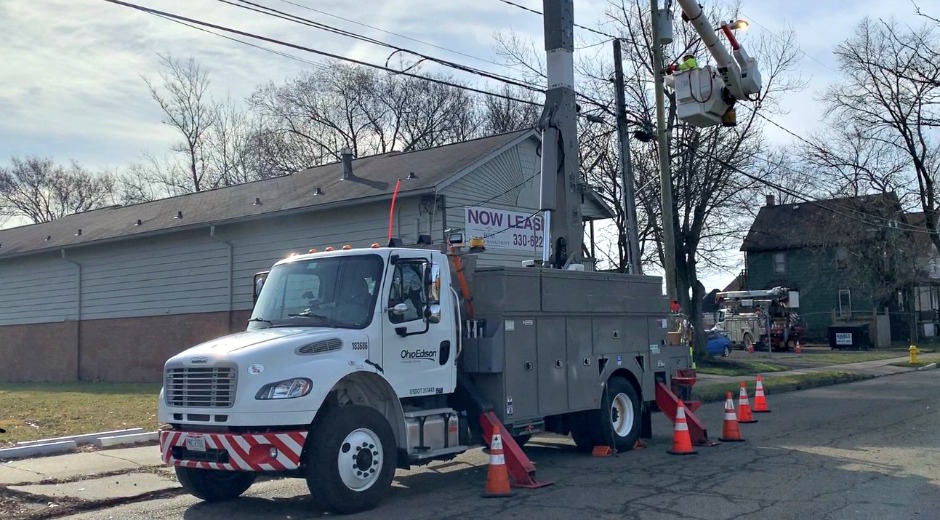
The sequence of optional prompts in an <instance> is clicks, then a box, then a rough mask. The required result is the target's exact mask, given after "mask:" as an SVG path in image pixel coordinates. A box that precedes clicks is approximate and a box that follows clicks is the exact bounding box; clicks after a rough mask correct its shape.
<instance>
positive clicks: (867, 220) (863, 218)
mask: <svg viewBox="0 0 940 520" xmlns="http://www.w3.org/2000/svg"><path fill="white" fill-rule="evenodd" d="M686 147H687V148H689V150H690V151H691V152H692V153H693V154H694V155H697V156H699V157H706V158H708V159H711V160H714V161H715V162H717V163H719V164H720V165H722V166H723V167H725V168H728V169H729V170H731V171H734V172H736V173H739V174H741V175H743V176H745V177H747V178H748V179H751V180H753V181H755V182H758V183H760V184H763V185H765V186H769V187H771V188H773V189H775V190H778V191H779V192H781V193H784V194H786V195H790V196H791V197H794V198H796V199H798V200H800V202H803V203H806V204H813V205H815V206H818V207H820V208H822V209H824V210H826V211H829V212H831V213H833V214H835V215H839V216H842V217H845V218H848V219H850V220H854V221H857V222H861V223H863V224H865V225H869V226H875V227H879V228H885V229H902V230H905V231H909V232H911V233H927V234H930V231H929V230H927V229H922V228H920V227H918V226H915V225H912V224H906V223H903V222H900V221H895V220H894V219H889V218H885V217H880V216H878V215H873V214H870V213H866V212H864V211H862V210H854V209H851V208H839V210H845V211H848V212H850V213H854V214H856V215H859V216H854V215H851V214H846V213H844V212H842V211H839V210H837V209H835V208H833V207H830V206H827V205H826V202H825V201H818V200H812V199H811V198H809V195H805V194H803V193H800V192H798V191H796V190H792V189H790V188H786V187H784V186H782V185H780V184H777V183H775V182H772V181H769V180H767V179H762V178H760V177H758V176H756V175H754V174H751V173H748V172H746V171H744V170H743V169H741V168H739V167H737V166H735V165H733V164H731V163H729V162H727V161H725V160H724V159H721V158H720V157H718V156H716V155H714V154H703V153H701V152H699V151H697V150H695V149H693V148H692V146H690V145H686ZM759 159H760V160H763V161H764V162H766V163H768V164H771V165H773V166H777V167H779V168H782V169H785V170H787V171H790V172H791V173H793V172H794V170H793V169H791V168H786V167H783V165H780V164H777V163H774V162H772V161H770V160H767V159H763V158H759ZM873 220H875V221H883V222H887V223H889V225H881V224H873V223H872V221H873ZM891 222H895V223H896V225H893V226H892V225H890V223H891Z"/></svg>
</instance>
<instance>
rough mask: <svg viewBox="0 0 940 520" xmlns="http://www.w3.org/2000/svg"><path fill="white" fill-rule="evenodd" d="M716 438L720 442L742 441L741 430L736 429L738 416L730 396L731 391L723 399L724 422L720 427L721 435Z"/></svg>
mask: <svg viewBox="0 0 940 520" xmlns="http://www.w3.org/2000/svg"><path fill="white" fill-rule="evenodd" d="M718 440H720V441H722V442H743V441H744V439H742V438H741V430H740V429H738V417H737V415H735V411H734V399H732V398H731V392H728V395H727V398H726V399H725V422H724V425H723V426H722V428H721V437H718Z"/></svg>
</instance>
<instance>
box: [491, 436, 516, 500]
mask: <svg viewBox="0 0 940 520" xmlns="http://www.w3.org/2000/svg"><path fill="white" fill-rule="evenodd" d="M514 494H515V493H513V492H512V491H511V490H510V489H509V471H508V470H507V469H506V458H505V456H504V455H503V439H502V437H500V435H499V434H498V433H494V434H493V439H492V440H491V441H490V466H489V470H488V471H487V473H486V490H485V491H483V498H497V497H511V496H513V495H514Z"/></svg>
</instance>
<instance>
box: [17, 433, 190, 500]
mask: <svg viewBox="0 0 940 520" xmlns="http://www.w3.org/2000/svg"><path fill="white" fill-rule="evenodd" d="M0 487H5V488H7V489H9V490H11V491H14V492H19V493H28V494H32V495H41V496H44V497H47V498H48V499H49V500H50V502H54V501H55V500H56V499H67V500H68V499H71V500H69V501H73V502H74V501H75V500H80V501H82V502H96V501H104V500H113V499H117V498H131V497H137V496H141V495H148V494H152V493H155V492H159V491H166V490H171V489H174V488H178V487H180V486H179V483H178V482H177V481H176V477H175V475H174V474H173V471H172V469H170V468H167V467H165V466H164V465H163V461H162V460H161V459H160V448H159V446H157V445H155V444H154V445H149V446H138V447H133V448H117V449H108V450H99V451H89V452H82V453H70V454H68V455H55V456H49V457H38V458H30V459H16V460H10V461H7V462H4V463H2V464H0Z"/></svg>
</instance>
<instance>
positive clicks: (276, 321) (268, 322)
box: [248, 255, 383, 330]
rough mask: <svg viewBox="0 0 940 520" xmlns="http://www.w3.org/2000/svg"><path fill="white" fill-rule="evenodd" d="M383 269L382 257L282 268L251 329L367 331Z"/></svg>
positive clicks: (267, 287) (268, 285) (269, 283)
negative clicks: (299, 328) (285, 328)
mask: <svg viewBox="0 0 940 520" xmlns="http://www.w3.org/2000/svg"><path fill="white" fill-rule="evenodd" d="M382 268H383V263H382V258H381V257H380V256H378V255H359V256H340V257H332V258H316V259H311V260H298V261H296V262H290V263H286V264H280V265H277V266H275V267H274V268H273V269H271V273H270V274H269V275H268V277H267V280H265V282H264V286H263V287H262V289H261V294H260V295H259V296H258V302H257V303H256V304H255V308H254V311H252V313H251V320H250V321H249V324H248V328H249V330H250V329H256V328H267V327H338V328H351V329H362V328H365V327H367V326H368V325H369V323H371V322H372V315H373V312H374V311H375V303H376V295H377V294H378V292H379V288H380V284H379V279H380V277H381V275H382Z"/></svg>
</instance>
